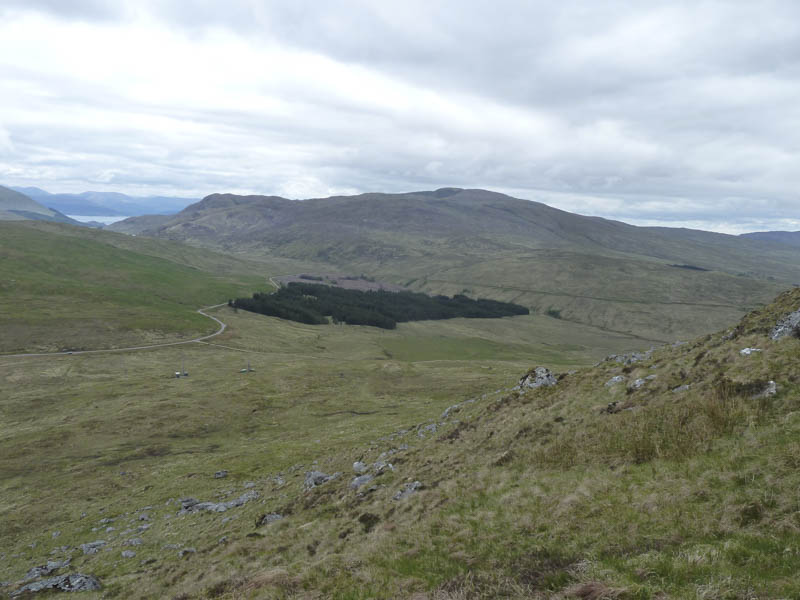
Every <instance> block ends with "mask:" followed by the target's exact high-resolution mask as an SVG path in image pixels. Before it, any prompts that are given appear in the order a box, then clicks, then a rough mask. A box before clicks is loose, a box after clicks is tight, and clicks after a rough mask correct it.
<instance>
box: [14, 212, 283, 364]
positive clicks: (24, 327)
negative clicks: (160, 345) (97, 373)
mask: <svg viewBox="0 0 800 600" xmlns="http://www.w3.org/2000/svg"><path fill="white" fill-rule="evenodd" d="M272 268H275V265H271V266H270V265H266V264H264V263H254V262H252V261H251V262H247V261H242V260H237V259H236V258H233V257H228V256H222V255H219V254H217V253H213V252H210V251H205V250H198V249H195V248H189V247H185V246H181V245H179V244H175V243H170V242H162V241H158V240H139V239H137V238H132V237H130V236H124V235H120V234H110V233H105V232H101V231H98V230H90V229H86V228H78V227H72V226H68V225H59V224H54V223H43V222H39V221H25V222H13V223H12V222H8V223H0V330H2V332H3V334H2V336H0V352H3V353H10V352H23V351H56V350H62V349H70V350H79V349H96V348H108V347H124V346H128V345H137V344H140V343H147V342H150V343H157V342H161V341H173V340H178V339H189V338H190V337H193V336H196V335H199V334H203V333H211V332H213V331H215V330H216V327H217V326H216V325H215V324H214V323H213V322H211V321H210V320H209V319H207V318H206V317H203V316H202V315H199V314H197V313H195V310H196V309H197V308H200V307H201V306H204V305H210V304H217V303H220V302H226V301H227V300H228V298H231V297H235V296H236V295H237V294H241V293H252V291H253V290H254V289H257V288H259V287H263V286H264V277H265V276H266V275H269V274H273V273H275V271H272V270H271V269H272Z"/></svg>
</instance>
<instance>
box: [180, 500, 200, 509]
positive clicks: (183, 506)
mask: <svg viewBox="0 0 800 600" xmlns="http://www.w3.org/2000/svg"><path fill="white" fill-rule="evenodd" d="M180 503H181V510H188V509H190V508H191V507H193V506H194V505H195V504H199V503H200V500H198V499H197V498H181V499H180Z"/></svg>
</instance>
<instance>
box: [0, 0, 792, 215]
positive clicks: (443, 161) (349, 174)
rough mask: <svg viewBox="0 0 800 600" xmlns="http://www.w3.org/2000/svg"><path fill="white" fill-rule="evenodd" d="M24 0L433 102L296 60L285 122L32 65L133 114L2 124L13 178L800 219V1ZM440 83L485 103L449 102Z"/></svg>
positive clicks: (3, 169) (61, 13)
mask: <svg viewBox="0 0 800 600" xmlns="http://www.w3.org/2000/svg"><path fill="white" fill-rule="evenodd" d="M7 6H12V7H15V10H17V11H21V10H22V9H23V8H26V7H27V8H29V7H33V8H35V9H36V10H38V11H40V12H49V13H50V14H52V15H55V16H57V17H59V18H67V19H69V18H81V19H109V20H117V21H119V22H120V23H127V22H134V21H135V19H136V18H137V15H138V16H141V15H142V14H145V15H149V18H154V19H157V20H158V21H159V22H160V23H162V24H164V25H165V26H167V27H170V28H172V29H174V30H176V31H182V32H189V33H190V34H191V35H190V36H189V37H190V38H191V39H192V40H193V41H194V42H196V43H201V44H202V43H204V41H205V40H213V39H214V36H215V34H216V32H218V31H219V30H225V31H227V32H228V33H229V35H232V36H236V38H237V39H239V40H244V41H245V42H246V44H249V45H251V46H252V47H254V48H259V47H263V46H279V47H289V48H292V49H294V50H298V51H303V52H310V53H314V54H318V55H321V56H325V57H329V58H331V59H333V60H334V61H337V63H338V64H341V65H349V66H358V67H359V68H362V69H364V70H365V72H368V73H377V74H380V75H382V76H384V77H387V78H390V79H391V80H392V81H395V82H398V83H399V84H401V85H402V86H406V87H407V88H408V90H409V91H408V94H409V95H410V100H409V101H410V102H414V103H415V105H414V106H411V107H402V106H401V107H400V108H398V107H394V106H389V105H386V104H381V103H380V102H376V103H370V102H369V101H368V100H365V98H364V97H365V96H366V97H368V96H369V92H370V91H371V90H370V89H364V88H359V87H358V86H357V85H356V86H354V87H351V88H349V89H344V85H345V84H344V83H342V84H337V83H336V82H333V83H332V84H331V86H332V89H324V88H321V87H314V86H313V85H308V83H309V82H307V81H304V77H305V74H304V73H297V76H296V79H295V80H293V81H289V82H286V81H283V82H280V83H279V84H274V85H275V86H277V87H265V88H264V89H261V90H259V92H260V93H261V94H262V95H263V96H264V97H278V98H281V99H283V100H286V101H287V102H290V103H291V104H292V106H293V107H294V110H295V111H296V112H295V113H293V114H291V115H288V116H282V117H277V116H275V115H274V114H270V113H268V112H263V111H261V110H260V109H259V108H258V107H257V106H255V107H254V106H249V107H246V108H243V109H241V110H239V109H236V108H235V107H231V106H220V107H209V106H205V105H198V106H192V105H179V104H170V103H169V102H163V103H159V102H156V101H153V102H143V101H141V100H135V99H133V98H126V97H124V96H123V95H119V96H118V95H115V93H114V91H113V90H108V89H105V88H104V87H103V82H90V83H91V84H94V85H90V84H88V83H87V82H85V81H80V82H70V81H69V76H68V74H65V76H64V80H63V81H55V80H53V79H52V78H51V79H48V80H47V81H39V80H37V79H36V78H37V75H36V74H32V73H27V72H25V73H17V74H16V76H18V77H20V78H21V79H27V80H34V81H35V82H36V84H37V85H41V86H46V87H50V88H51V89H54V90H57V94H51V95H50V96H48V97H46V98H40V99H39V100H37V102H41V105H40V106H39V109H40V110H42V111H52V110H54V109H58V108H63V107H67V106H69V107H71V109H74V110H75V111H78V110H81V111H86V112H90V111H97V112H105V113H108V114H109V115H112V116H113V115H118V116H119V125H118V126H115V127H112V128H108V129H106V130H87V129H86V128H84V127H79V126H76V125H73V124H71V123H69V122H64V123H63V124H61V125H60V126H59V127H56V128H53V129H46V130H43V129H42V128H37V127H35V126H32V125H31V124H22V123H13V122H8V121H3V122H2V123H0V177H5V179H8V178H9V177H12V176H13V177H14V178H16V179H17V181H14V182H10V183H17V182H22V181H21V180H22V179H25V181H24V183H38V184H39V185H42V186H43V187H47V185H45V182H44V181H33V180H34V179H36V177H46V178H50V179H52V180H54V182H57V181H62V182H64V185H67V184H68V185H70V186H79V185H81V182H93V181H103V180H105V182H106V183H107V184H108V185H109V186H114V187H115V188H117V189H119V190H120V191H131V192H134V193H150V192H152V193H158V192H163V193H171V194H181V195H194V194H198V195H200V194H203V193H206V192H211V191H223V190H235V191H253V192H264V193H273V192H277V193H286V194H303V193H306V192H307V193H308V194H309V195H319V191H320V190H322V191H324V190H333V191H338V190H353V191H355V190H362V191H366V190H386V191H403V190H409V189H414V188H423V187H438V186H442V185H461V186H469V187H488V188H494V189H505V190H516V192H515V193H516V195H518V196H521V197H526V198H531V199H541V200H543V201H549V202H550V203H554V204H556V205H558V206H563V207H565V208H569V209H573V210H581V211H582V212H588V213H592V214H601V215H605V216H613V217H616V218H628V219H638V220H640V221H643V220H656V219H662V220H663V221H665V222H673V223H674V222H680V221H681V220H683V221H690V220H691V221H692V222H707V223H709V224H716V223H719V222H721V221H724V220H726V219H727V220H728V221H730V222H734V221H735V222H738V223H744V222H748V223H756V222H759V223H760V222H762V221H763V219H767V220H770V219H771V220H772V221H771V222H776V223H777V222H784V221H785V219H786V218H788V217H789V216H792V215H794V214H797V213H798V212H800V211H798V202H797V195H796V190H797V189H799V188H800V169H798V168H797V166H798V164H800V133H798V132H800V127H798V125H800V104H798V103H797V101H796V99H797V97H798V96H800V77H799V75H800V36H797V35H796V23H797V22H800V5H799V4H797V3H795V2H792V1H783V2H781V1H777V0H774V1H768V2H760V3H752V2H730V1H726V2H666V1H664V2H648V3H639V4H636V3H630V2H622V1H605V2H591V3H589V2H574V1H567V2H559V3H557V4H556V3H552V2H525V3H519V2H515V1H511V0H505V1H499V2H487V1H475V0H463V1H461V2H457V3H456V2H423V1H422V0H409V1H408V2H404V3H381V2H371V1H367V0H352V1H344V0H332V1H331V2H324V3H322V2H312V1H310V0H302V1H297V2H278V1H274V2H271V1H256V0H238V1H230V2H226V3H224V4H223V3H220V2H216V1H213V0H194V1H191V0H181V1H178V0H162V1H158V2H156V1H154V0H153V1H151V2H147V1H145V0H143V1H142V2H137V3H135V4H134V3H130V4H128V5H126V4H124V3H112V2H99V1H97V2H88V1H86V2H57V1H56V0H51V1H45V0H33V1H26V2H21V1H17V0H13V1H12V2H11V3H10V4H7ZM99 26H102V25H99ZM209 43H211V41H209ZM252 67H253V68H254V69H262V70H266V71H268V70H269V69H270V65H261V64H253V65H252ZM209 76H210V77H209V82H208V85H211V86H213V85H214V83H213V77H212V76H213V73H209ZM205 83H206V82H200V81H198V82H197V84H198V90H197V93H198V94H202V93H203V92H204V89H203V85H204V84H205ZM367 85H369V84H367ZM398 89H399V90H401V91H398V92H397V93H404V92H403V91H402V90H403V88H398ZM420 90H422V91H427V92H429V93H430V94H431V95H432V97H428V96H425V95H423V94H421V93H418V92H419V91H420ZM54 95H55V96H57V98H54V97H53V96H54ZM437 98H446V99H447V100H448V101H449V102H451V103H454V105H455V104H458V105H459V106H460V107H462V108H463V110H465V111H467V112H471V113H472V114H469V115H465V116H463V117H464V118H462V116H461V115H457V114H448V110H447V107H446V106H445V108H442V107H437V106H435V102H436V99H437ZM503 111H506V112H505V113H504V112H503ZM129 115H145V116H150V117H154V118H155V117H158V118H163V119H164V120H165V121H168V122H169V123H172V124H174V125H175V127H176V128H177V131H176V132H175V133H174V134H172V135H168V134H166V133H163V132H161V131H158V130H148V129H147V128H145V127H143V126H141V125H134V124H130V123H127V122H126V119H127V116H129ZM0 118H2V116H0ZM539 121H541V123H539ZM192 124H202V125H203V127H202V128H195V129H194V130H193V129H192V128H191V127H190V125H192ZM3 131H6V132H7V134H8V135H6V136H5V137H4V136H3V135H2V133H3ZM190 131H194V133H189V132H190ZM74 156H77V157H80V160H79V161H73V162H70V159H69V157H74ZM9 173H10V174H11V175H9ZM55 185H56V183H54V184H53V186H55ZM53 186H51V187H53ZM129 188H135V189H130V190H129ZM57 191H59V190H57ZM756 216H758V218H759V219H762V221H759V220H758V219H757V218H756Z"/></svg>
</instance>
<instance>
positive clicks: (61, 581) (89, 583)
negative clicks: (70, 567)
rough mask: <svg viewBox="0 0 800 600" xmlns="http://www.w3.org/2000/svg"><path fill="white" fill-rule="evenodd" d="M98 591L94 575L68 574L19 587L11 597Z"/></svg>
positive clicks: (98, 583)
mask: <svg viewBox="0 0 800 600" xmlns="http://www.w3.org/2000/svg"><path fill="white" fill-rule="evenodd" d="M99 589H100V582H99V581H98V579H97V577H95V576H94V575H84V574H82V573H70V574H69V575H58V576H57V577H50V578H49V579H42V580H40V581H34V582H33V583H29V584H28V585H26V586H23V587H21V588H20V589H18V590H17V591H16V592H14V593H13V594H12V595H11V596H12V597H15V596H21V595H22V594H25V593H29V594H32V593H36V592H43V591H47V590H53V591H58V592H92V591H96V590H99Z"/></svg>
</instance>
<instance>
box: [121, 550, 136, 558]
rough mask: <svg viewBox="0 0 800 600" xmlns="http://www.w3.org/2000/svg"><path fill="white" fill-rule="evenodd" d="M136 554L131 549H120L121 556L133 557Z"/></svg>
mask: <svg viewBox="0 0 800 600" xmlns="http://www.w3.org/2000/svg"><path fill="white" fill-rule="evenodd" d="M135 556H136V552H134V551H133V550H123V551H122V558H133V557H135Z"/></svg>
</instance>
